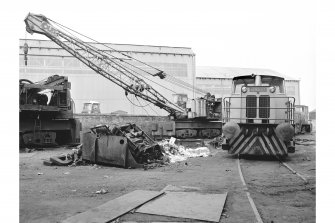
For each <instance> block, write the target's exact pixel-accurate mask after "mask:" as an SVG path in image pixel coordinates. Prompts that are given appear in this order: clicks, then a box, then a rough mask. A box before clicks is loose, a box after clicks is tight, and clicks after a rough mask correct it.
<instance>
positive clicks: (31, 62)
mask: <svg viewBox="0 0 335 223" xmlns="http://www.w3.org/2000/svg"><path fill="white" fill-rule="evenodd" d="M27 62H28V64H27V66H30V67H44V58H43V57H35V56H29V55H28V61H27Z"/></svg>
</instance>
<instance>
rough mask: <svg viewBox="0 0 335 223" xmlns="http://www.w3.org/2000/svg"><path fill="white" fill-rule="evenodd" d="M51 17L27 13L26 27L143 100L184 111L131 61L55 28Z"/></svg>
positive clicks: (173, 109) (173, 111)
mask: <svg viewBox="0 0 335 223" xmlns="http://www.w3.org/2000/svg"><path fill="white" fill-rule="evenodd" d="M50 21H52V20H49V19H47V18H46V17H45V16H43V15H35V14H31V13H29V14H28V16H27V17H26V18H25V23H26V30H27V31H28V32H29V33H31V34H33V33H39V34H42V35H45V36H46V37H48V38H49V39H51V40H52V41H53V42H55V43H56V44H57V45H59V46H60V47H61V48H63V49H64V50H66V51H67V52H69V53H70V54H71V55H73V56H74V57H76V58H77V59H78V60H80V61H81V62H83V63H84V64H86V65H87V66H88V67H90V68H91V69H93V70H94V71H96V72H97V73H98V74H100V75H102V76H103V77H105V78H107V79H109V80H110V81H112V82H114V83H115V84H117V85H119V86H120V87H122V88H123V89H125V90H126V91H128V92H129V93H131V94H135V95H138V96H139V97H141V98H142V99H143V100H146V101H148V102H150V103H153V104H155V105H156V106H158V107H160V108H162V109H164V110H166V111H168V112H169V113H170V114H175V113H177V112H184V109H183V108H181V107H179V106H177V105H175V104H174V103H172V102H170V101H169V100H167V99H166V98H165V97H164V96H163V95H161V94H160V93H159V92H158V91H156V90H155V89H153V88H152V87H150V85H148V84H147V83H146V82H145V81H144V80H143V79H141V78H139V77H138V75H136V74H137V73H136V71H134V70H133V69H130V68H129V66H127V65H129V63H128V62H127V61H124V60H122V58H118V57H115V56H113V55H111V54H108V53H106V52H105V51H103V50H100V49H98V48H96V47H95V46H93V45H91V44H88V43H86V42H83V41H82V40H80V39H79V38H77V37H75V36H71V35H69V34H67V33H65V32H63V31H61V30H59V29H58V28H55V27H54V26H53V25H52V24H51V23H50ZM52 22H54V21H52ZM54 23H56V22H54ZM56 24H58V23H56ZM58 25H59V24H58ZM70 30H71V29H70ZM74 32H75V31H74ZM76 33H77V32H76ZM113 52H116V53H120V54H122V53H121V52H118V51H116V50H115V51H113ZM122 55H123V54H122ZM127 56H128V55H127ZM135 60H136V59H135ZM137 61H138V60H137ZM148 66H149V65H148ZM134 67H135V68H134V69H139V70H140V69H141V68H138V67H136V66H134ZM149 67H151V66H149ZM152 68H153V67H152ZM155 69H156V68H155ZM156 70H158V69H156ZM142 71H143V70H142ZM145 72H146V71H145ZM150 75H151V76H158V77H160V78H161V79H163V78H165V76H166V74H165V73H164V72H163V71H159V72H155V73H150ZM131 83H141V85H143V86H148V87H147V88H139V89H140V90H136V89H132V88H131V89H130V88H129V87H131V86H133V84H131ZM142 91H145V92H146V94H144V92H142Z"/></svg>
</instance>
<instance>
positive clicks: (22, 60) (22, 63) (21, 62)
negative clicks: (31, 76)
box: [19, 56, 24, 67]
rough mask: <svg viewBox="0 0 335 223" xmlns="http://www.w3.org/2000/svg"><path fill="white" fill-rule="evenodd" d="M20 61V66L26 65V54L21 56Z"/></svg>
mask: <svg viewBox="0 0 335 223" xmlns="http://www.w3.org/2000/svg"><path fill="white" fill-rule="evenodd" d="M19 61H20V63H19V64H20V67H21V66H24V56H20V59H19Z"/></svg>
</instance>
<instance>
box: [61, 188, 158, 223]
mask: <svg viewBox="0 0 335 223" xmlns="http://www.w3.org/2000/svg"><path fill="white" fill-rule="evenodd" d="M163 193H164V192H157V191H145V190H135V191H133V192H131V193H128V194H125V195H123V196H121V197H118V198H116V199H114V200H111V201H109V202H107V203H105V204H103V205H101V206H98V207H96V208H92V209H90V210H88V211H85V212H83V213H80V214H77V215H74V216H72V217H70V218H68V219H66V220H64V221H63V223H98V222H108V221H112V220H113V219H116V218H118V217H120V216H121V215H123V214H125V213H127V212H129V211H131V210H133V209H135V208H137V207H139V206H140V205H142V204H143V203H146V202H148V201H150V200H151V199H153V198H155V197H157V196H160V195H161V194H163Z"/></svg>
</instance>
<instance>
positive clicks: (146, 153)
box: [111, 124, 163, 163]
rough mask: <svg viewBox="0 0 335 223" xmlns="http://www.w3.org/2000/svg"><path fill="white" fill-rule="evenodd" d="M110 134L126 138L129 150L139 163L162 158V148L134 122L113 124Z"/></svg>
mask: <svg viewBox="0 0 335 223" xmlns="http://www.w3.org/2000/svg"><path fill="white" fill-rule="evenodd" d="M111 134H112V135H116V136H124V137H126V138H127V139H128V144H129V147H130V152H131V153H132V155H133V156H134V158H135V160H136V161H137V162H139V163H151V162H153V161H156V160H162V159H163V153H162V149H161V148H160V146H159V145H158V143H157V142H155V141H154V140H153V139H152V138H150V137H149V136H148V135H147V134H146V133H145V132H144V131H143V130H142V129H141V128H139V127H138V126H137V125H135V124H129V125H124V126H115V127H114V128H113V129H112V131H111Z"/></svg>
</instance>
